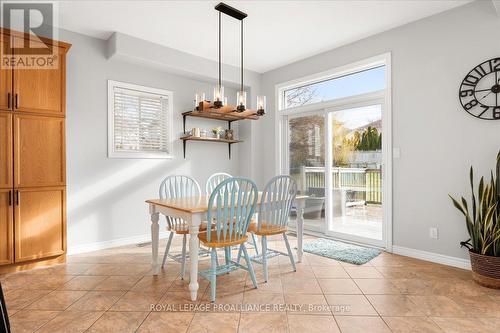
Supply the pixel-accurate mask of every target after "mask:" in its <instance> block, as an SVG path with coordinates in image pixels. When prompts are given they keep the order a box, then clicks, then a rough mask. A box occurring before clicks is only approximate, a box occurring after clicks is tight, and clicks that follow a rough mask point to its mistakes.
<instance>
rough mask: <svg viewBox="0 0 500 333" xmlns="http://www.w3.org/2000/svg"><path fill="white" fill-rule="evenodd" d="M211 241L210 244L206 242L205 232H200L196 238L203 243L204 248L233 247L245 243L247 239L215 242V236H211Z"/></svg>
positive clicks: (244, 237) (245, 237)
mask: <svg viewBox="0 0 500 333" xmlns="http://www.w3.org/2000/svg"><path fill="white" fill-rule="evenodd" d="M211 236H212V237H211V238H212V239H211V240H210V242H209V241H208V240H207V232H206V231H205V232H200V233H199V234H198V238H199V239H200V242H202V243H203V245H205V246H206V247H226V246H234V245H240V244H242V243H245V242H246V241H247V239H248V237H247V236H243V237H242V238H239V239H236V240H220V241H219V240H217V239H216V238H217V236H216V235H215V234H212V235H211Z"/></svg>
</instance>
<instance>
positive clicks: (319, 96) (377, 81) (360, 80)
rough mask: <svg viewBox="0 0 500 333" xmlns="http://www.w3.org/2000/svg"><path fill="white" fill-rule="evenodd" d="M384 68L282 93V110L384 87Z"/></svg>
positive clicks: (322, 81) (360, 72)
mask: <svg viewBox="0 0 500 333" xmlns="http://www.w3.org/2000/svg"><path fill="white" fill-rule="evenodd" d="M385 86H386V79H385V66H378V67H375V68H370V69H366V70H363V71H359V72H355V73H351V74H347V75H342V76H337V77H334V78H329V79H326V80H321V81H316V82H312V83H308V84H303V85H301V86H296V87H292V88H289V89H285V90H284V91H283V95H282V98H283V104H282V105H283V108H284V109H288V108H294V107H298V106H303V105H308V104H313V103H320V102H326V101H331V100H335V99H339V98H344V97H350V96H355V95H360V94H365V93H369V92H374V91H379V90H383V89H385V88H386V87H385Z"/></svg>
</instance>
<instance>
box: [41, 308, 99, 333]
mask: <svg viewBox="0 0 500 333" xmlns="http://www.w3.org/2000/svg"><path fill="white" fill-rule="evenodd" d="M102 314H103V312H95V311H64V312H61V313H60V314H59V315H58V316H56V317H55V318H54V319H52V320H51V321H49V322H48V323H47V324H45V325H44V326H42V328H41V329H39V330H38V331H37V333H59V332H64V333H70V332H71V333H80V332H84V331H86V330H87V329H88V328H89V327H90V326H92V324H93V323H94V322H95V321H96V320H97V319H99V317H100V316H102Z"/></svg>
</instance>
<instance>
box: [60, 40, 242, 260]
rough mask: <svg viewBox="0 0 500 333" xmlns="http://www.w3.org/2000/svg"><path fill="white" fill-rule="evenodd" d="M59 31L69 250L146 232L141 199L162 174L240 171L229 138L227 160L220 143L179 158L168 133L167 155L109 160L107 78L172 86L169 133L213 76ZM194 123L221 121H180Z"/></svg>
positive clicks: (177, 129) (151, 193)
mask: <svg viewBox="0 0 500 333" xmlns="http://www.w3.org/2000/svg"><path fill="white" fill-rule="evenodd" d="M59 37H60V39H61V40H64V41H67V42H69V43H72V44H73V46H72V48H71V49H70V51H69V53H68V58H67V123H66V138H67V184H68V193H67V196H68V248H69V252H74V251H77V250H82V249H87V248H89V247H88V245H92V246H97V245H99V244H96V243H100V242H109V241H113V240H117V239H122V238H130V237H137V236H141V235H148V234H149V232H150V223H149V215H148V209H147V205H146V204H145V202H144V200H146V199H148V198H155V197H157V196H158V186H159V183H160V181H161V180H162V179H163V178H164V177H165V176H166V175H170V174H187V175H192V176H193V177H195V178H196V179H197V180H198V181H199V183H200V185H201V186H202V188H204V183H205V180H206V179H207V178H208V176H209V175H211V174H212V173H214V172H220V171H225V172H229V173H231V174H234V175H240V174H242V173H241V172H240V167H239V164H238V163H239V158H238V156H239V155H240V151H239V150H240V148H239V147H238V145H233V157H232V159H231V160H229V159H228V149H227V145H224V144H208V143H203V142H189V143H188V144H187V158H186V159H184V158H183V156H182V143H181V141H180V140H175V143H174V155H175V158H173V159H169V160H165V159H163V160H162V159H109V158H108V157H107V80H108V79H112V80H118V81H124V82H130V83H135V84H140V85H145V86H151V87H156V88H162V89H167V90H171V91H173V93H174V116H173V121H174V125H173V128H174V137H176V138H178V136H179V135H180V133H181V132H182V116H181V112H183V111H187V110H190V109H191V108H192V105H193V99H194V93H195V92H197V91H205V92H206V93H207V96H210V94H211V92H212V89H213V83H212V82H208V81H206V80H205V81H203V80H197V79H194V78H193V76H190V77H185V76H180V75H174V74H169V73H167V72H165V71H164V70H159V69H158V68H153V67H151V66H149V65H147V64H137V63H134V62H132V61H126V60H124V59H121V58H118V57H117V58H115V57H113V58H110V59H107V42H106V41H102V40H98V39H95V38H90V37H86V36H83V35H80V34H76V33H72V32H68V31H61V32H60V34H59ZM227 93H228V94H229V99H230V100H231V99H233V100H235V99H236V92H235V90H234V89H228V92H227ZM195 126H197V127H202V128H208V129H209V128H212V127H215V126H223V127H225V126H227V123H224V122H214V121H208V120H202V119H199V120H196V119H188V121H187V127H188V128H192V127H195ZM233 128H235V129H236V130H238V125H237V124H233ZM247 135H248V134H247ZM163 222H164V221H162V223H163ZM108 244H109V243H108ZM101 245H102V244H101Z"/></svg>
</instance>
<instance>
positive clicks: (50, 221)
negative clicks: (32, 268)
mask: <svg viewBox="0 0 500 333" xmlns="http://www.w3.org/2000/svg"><path fill="white" fill-rule="evenodd" d="M14 204H15V206H14V207H15V208H14V211H15V214H14V215H15V218H14V221H15V222H14V225H15V229H14V235H15V236H14V237H15V241H14V243H15V254H16V262H21V261H26V260H33V259H39V258H47V257H51V256H56V255H60V254H63V253H64V251H65V250H66V217H65V216H66V211H65V209H66V208H65V205H66V191H65V189H64V187H59V188H34V189H20V190H16V191H15V198H14Z"/></svg>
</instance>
